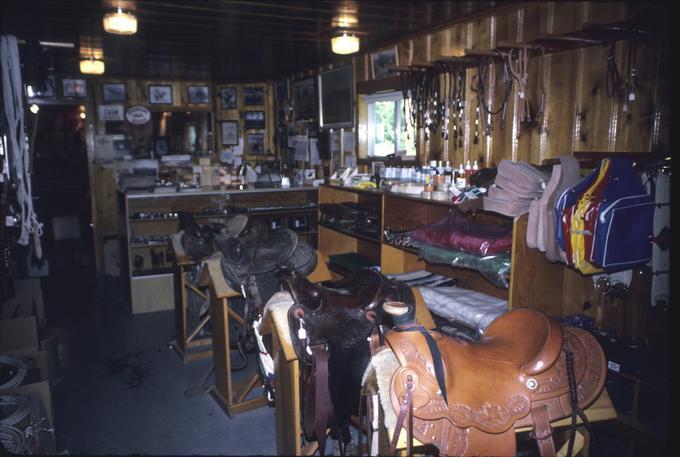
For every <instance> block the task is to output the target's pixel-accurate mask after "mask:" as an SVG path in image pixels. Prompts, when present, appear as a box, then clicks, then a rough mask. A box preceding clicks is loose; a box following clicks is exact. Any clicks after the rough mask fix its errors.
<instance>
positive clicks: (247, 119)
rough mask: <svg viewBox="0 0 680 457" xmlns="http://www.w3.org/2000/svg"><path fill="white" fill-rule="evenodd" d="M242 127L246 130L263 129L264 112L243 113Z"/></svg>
mask: <svg viewBox="0 0 680 457" xmlns="http://www.w3.org/2000/svg"><path fill="white" fill-rule="evenodd" d="M243 116H244V122H243V127H244V128H246V129H263V128H264V127H265V125H264V111H246V112H245V113H244V115H243Z"/></svg>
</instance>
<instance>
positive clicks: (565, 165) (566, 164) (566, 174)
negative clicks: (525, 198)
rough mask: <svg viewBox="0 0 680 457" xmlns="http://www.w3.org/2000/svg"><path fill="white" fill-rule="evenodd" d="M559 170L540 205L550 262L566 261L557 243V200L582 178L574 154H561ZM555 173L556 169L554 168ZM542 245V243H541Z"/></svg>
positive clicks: (546, 250) (546, 253)
mask: <svg viewBox="0 0 680 457" xmlns="http://www.w3.org/2000/svg"><path fill="white" fill-rule="evenodd" d="M559 159H560V165H559V166H558V167H559V171H558V173H557V176H555V178H556V182H553V181H552V180H551V181H550V182H548V185H547V186H546V188H545V192H544V193H543V197H541V200H540V203H539V205H540V206H541V210H540V216H539V218H540V220H539V224H542V225H543V226H544V229H543V236H544V240H543V245H544V247H545V256H546V258H547V259H548V261H550V262H560V261H562V262H563V261H564V260H563V259H564V257H565V255H564V251H562V250H560V247H559V245H558V244H557V239H556V237H557V234H556V230H557V227H556V226H555V224H556V221H557V215H556V213H555V202H556V200H557V199H558V198H559V196H560V195H561V194H562V192H564V191H565V189H567V188H569V187H572V186H575V185H576V184H578V182H579V181H580V180H581V168H580V165H579V163H578V161H577V160H576V159H575V158H574V157H572V156H560V157H559ZM553 173H555V169H553ZM539 245H540V243H539Z"/></svg>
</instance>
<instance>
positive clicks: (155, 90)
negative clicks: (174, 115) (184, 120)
mask: <svg viewBox="0 0 680 457" xmlns="http://www.w3.org/2000/svg"><path fill="white" fill-rule="evenodd" d="M171 103H172V86H171V85H170V84H149V104H152V105H166V104H171Z"/></svg>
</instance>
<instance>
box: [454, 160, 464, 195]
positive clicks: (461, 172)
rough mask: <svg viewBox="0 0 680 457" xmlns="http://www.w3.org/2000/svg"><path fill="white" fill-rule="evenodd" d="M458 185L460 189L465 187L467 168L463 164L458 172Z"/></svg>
mask: <svg viewBox="0 0 680 457" xmlns="http://www.w3.org/2000/svg"><path fill="white" fill-rule="evenodd" d="M456 187H457V188H459V189H461V190H462V189H465V169H463V164H462V163H461V164H460V167H458V172H457V173H456Z"/></svg>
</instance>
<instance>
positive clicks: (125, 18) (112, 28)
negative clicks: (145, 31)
mask: <svg viewBox="0 0 680 457" xmlns="http://www.w3.org/2000/svg"><path fill="white" fill-rule="evenodd" d="M104 30H106V31H107V32H109V33H116V34H118V35H133V34H134V33H136V32H137V17H136V16H135V15H134V14H132V13H128V12H126V11H123V10H122V9H121V8H118V10H117V11H116V12H114V13H106V14H105V15H104Z"/></svg>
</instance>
